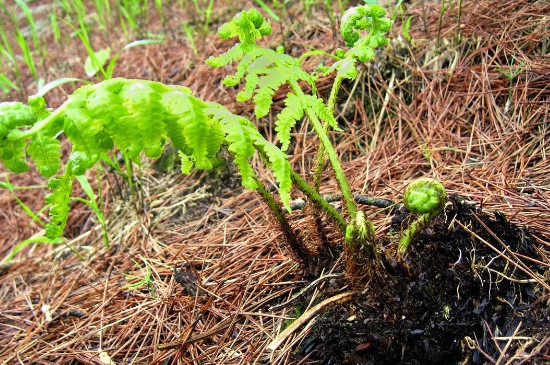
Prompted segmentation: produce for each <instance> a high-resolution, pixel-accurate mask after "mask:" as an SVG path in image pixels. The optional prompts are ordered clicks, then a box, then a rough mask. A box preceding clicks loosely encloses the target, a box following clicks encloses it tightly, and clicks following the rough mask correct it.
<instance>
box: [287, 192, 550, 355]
mask: <svg viewBox="0 0 550 365" xmlns="http://www.w3.org/2000/svg"><path fill="white" fill-rule="evenodd" d="M451 201H452V204H450V205H449V206H448V207H447V208H446V209H445V214H442V215H441V216H440V217H439V218H438V220H437V221H436V222H435V223H434V225H432V226H431V228H429V229H428V230H426V231H425V232H424V233H422V234H421V235H420V236H419V237H418V239H417V240H416V242H415V243H414V244H413V247H411V249H410V250H409V251H410V252H409V253H408V257H407V260H406V264H405V265H403V267H402V268H401V269H398V270H395V271H394V272H389V271H388V272H384V273H382V274H380V273H379V275H378V276H377V277H373V278H372V279H371V280H370V281H369V283H368V284H367V287H366V288H364V289H365V290H364V293H363V294H362V295H361V296H360V297H359V299H358V300H356V301H354V302H352V303H346V304H342V305H340V306H338V307H333V308H331V309H330V310H328V311H327V312H325V313H324V314H323V316H322V317H321V318H319V319H318V321H317V322H316V324H315V325H314V328H313V330H312V331H311V333H310V334H309V335H308V337H307V338H306V339H305V340H304V341H303V342H302V345H301V346H300V347H299V348H298V349H297V350H296V352H295V355H296V356H297V357H298V358H303V357H305V356H307V357H308V361H309V360H317V361H319V362H320V363H322V364H343V363H349V364H399V363H402V364H436V363H445V364H458V363H483V362H485V361H487V360H488V359H490V358H489V357H491V358H492V359H498V358H499V356H500V355H501V351H503V348H504V346H506V345H508V346H509V348H508V350H507V351H504V352H506V353H507V354H513V353H514V351H510V350H511V349H515V347H517V346H518V345H519V343H518V341H516V340H512V341H509V340H507V339H503V340H493V339H492V338H493V337H494V336H501V337H503V338H504V337H508V336H512V335H515V336H519V335H521V336H528V337H533V340H534V341H533V343H535V344H536V342H537V341H536V339H537V338H539V336H541V337H540V338H542V336H544V335H548V333H549V332H550V325H549V323H548V322H549V314H550V311H549V309H548V306H547V305H546V304H545V303H543V302H542V301H541V300H537V299H536V298H540V297H541V293H539V291H541V290H542V289H541V286H540V285H539V284H537V283H536V282H535V281H534V280H533V279H532V277H530V276H528V275H527V274H526V273H525V272H524V271H522V270H520V269H518V268H517V267H516V266H514V264H512V263H511V262H509V261H513V262H516V263H517V262H519V260H517V259H516V258H515V255H516V254H519V255H523V256H528V257H531V258H534V259H539V260H540V258H539V257H538V255H537V251H536V249H535V247H536V243H535V240H534V238H533V237H532V236H531V235H530V234H529V233H528V232H527V231H526V230H525V229H522V228H518V227H517V226H515V225H513V224H511V223H509V222H508V221H507V220H506V219H505V218H504V216H503V215H501V214H498V213H497V214H494V216H493V215H492V216H489V215H487V214H483V213H482V212H480V211H479V210H477V209H476V208H475V207H473V206H471V205H469V204H467V203H466V202H464V200H462V199H461V198H459V197H456V196H455V197H453V198H452V199H451ZM404 218H406V214H404V213H403V212H398V213H397V214H396V215H395V217H394V220H393V228H394V229H396V231H397V230H399V228H400V226H401V223H402V222H403V219H404ZM482 240H484V241H486V242H487V243H489V244H490V245H492V246H493V247H494V248H496V249H498V250H499V251H500V252H502V253H503V254H504V255H505V256H506V257H508V258H509V260H507V259H505V258H503V257H502V256H501V255H499V253H497V252H496V251H495V250H494V249H492V248H490V247H489V246H488V244H486V243H483V242H482ZM522 262H523V263H524V264H525V263H529V264H528V266H529V269H530V270H531V271H532V272H534V273H535V275H538V276H539V277H540V278H544V273H545V267H543V266H542V265H537V264H536V262H533V261H528V260H522ZM382 271H383V270H382ZM542 280H545V279H542ZM540 338H539V339H540ZM524 342H525V341H524ZM497 346H498V347H497Z"/></svg>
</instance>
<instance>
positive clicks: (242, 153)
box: [206, 103, 257, 189]
mask: <svg viewBox="0 0 550 365" xmlns="http://www.w3.org/2000/svg"><path fill="white" fill-rule="evenodd" d="M206 112H207V113H208V114H209V115H210V116H211V118H212V119H213V120H215V121H218V122H219V123H220V125H221V130H222V131H223V132H224V133H225V134H226V136H225V140H226V141H227V142H228V144H229V146H228V147H227V149H228V150H229V151H230V152H231V153H232V154H233V156H234V161H235V165H237V167H238V169H239V172H240V173H241V179H242V185H243V186H244V187H247V188H249V189H256V188H257V185H256V180H255V176H256V175H255V173H254V170H253V169H252V166H250V163H249V161H248V160H249V159H250V158H251V157H252V156H253V155H254V152H255V150H254V145H253V142H254V139H255V138H254V136H253V134H254V131H256V129H255V127H254V126H253V125H252V123H250V122H249V121H248V120H247V119H245V118H243V117H239V116H237V115H235V114H233V113H231V112H229V111H228V110H227V109H225V108H223V107H221V106H219V105H217V104H214V103H210V108H208V110H207V111H206Z"/></svg>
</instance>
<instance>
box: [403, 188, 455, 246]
mask: <svg viewBox="0 0 550 365" xmlns="http://www.w3.org/2000/svg"><path fill="white" fill-rule="evenodd" d="M446 202H447V191H446V190H445V187H444V186H443V185H442V184H441V183H440V182H439V181H437V180H435V179H430V178H424V179H419V180H416V181H414V182H412V183H411V184H409V186H407V189H405V194H404V195H403V203H404V205H405V208H407V210H409V211H410V212H411V213H414V214H418V215H419V216H418V218H416V219H415V220H414V221H413V222H412V223H411V224H410V225H409V227H407V229H405V230H404V231H403V232H402V233H401V238H400V239H399V245H398V247H397V253H398V254H399V255H400V256H402V255H404V254H405V252H406V251H407V249H408V248H409V246H410V245H411V241H412V240H413V238H414V236H415V235H417V234H418V233H419V232H421V231H422V230H423V229H424V228H426V227H427V226H428V225H429V224H430V223H431V222H432V221H433V220H434V219H435V218H436V217H437V216H438V215H439V214H441V212H443V208H444V207H445V203H446Z"/></svg>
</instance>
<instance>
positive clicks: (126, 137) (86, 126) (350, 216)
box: [0, 5, 391, 263]
mask: <svg viewBox="0 0 550 365" xmlns="http://www.w3.org/2000/svg"><path fill="white" fill-rule="evenodd" d="M390 26H391V21H390V20H389V19H388V18H386V17H385V10H384V9H383V8H381V7H380V6H377V5H362V6H357V7H354V8H351V9H349V10H348V11H347V12H346V13H345V14H344V16H343V18H342V22H341V34H342V37H343V39H344V41H345V43H346V45H347V47H348V49H347V50H343V49H338V50H337V51H336V52H335V54H334V55H333V58H334V59H335V62H334V63H333V64H332V65H331V66H330V67H326V68H321V69H320V70H321V72H323V73H324V74H327V75H328V74H331V73H335V74H336V75H335V81H334V84H333V87H332V90H331V92H330V95H329V98H328V101H327V102H326V103H325V101H324V100H323V99H321V98H320V97H319V96H318V95H317V91H316V87H315V82H316V79H317V75H316V74H315V73H308V72H306V71H305V70H303V69H302V67H301V60H302V59H303V57H307V56H309V55H311V54H315V52H313V53H308V54H305V55H304V56H303V57H301V58H294V57H291V56H290V55H287V54H285V53H284V51H283V49H282V47H279V48H277V49H276V50H273V49H269V48H264V47H262V46H260V45H258V43H257V42H258V40H260V39H261V38H262V37H263V36H266V35H269V34H270V33H271V25H270V23H269V21H268V20H267V19H266V18H264V17H263V16H262V15H261V14H260V13H259V12H258V11H257V10H255V9H250V10H247V11H243V12H241V13H239V14H237V15H236V16H235V17H234V18H233V19H232V20H231V21H230V22H228V23H226V24H224V25H223V26H222V27H220V28H219V30H218V34H219V35H220V37H221V38H223V39H228V38H233V37H238V39H239V42H238V43H236V44H235V45H234V46H233V47H232V48H231V49H229V50H228V51H227V52H225V53H223V54H221V55H219V56H216V57H211V58H209V59H208V60H207V61H206V62H207V63H208V64H209V65H211V66H213V67H222V66H226V65H228V64H232V63H237V66H236V71H235V73H234V74H233V75H229V76H227V77H226V78H225V79H224V84H225V85H226V86H237V85H239V84H242V89H241V91H240V92H239V93H238V95H237V99H238V100H239V101H247V100H251V99H252V101H253V102H254V104H255V115H256V117H257V118H262V117H265V116H266V115H267V114H268V113H269V112H270V110H271V107H272V104H273V96H274V94H275V92H277V90H279V89H280V88H281V87H282V86H284V85H287V86H288V87H289V89H290V92H289V93H288V94H287V95H286V98H285V100H284V103H285V107H284V108H283V109H282V110H281V111H280V112H279V113H278V114H277V120H276V123H275V125H276V127H275V130H276V132H277V137H278V141H279V144H280V147H279V146H277V145H276V144H273V143H272V142H270V141H268V140H266V138H265V137H264V136H262V134H261V133H260V132H259V131H258V129H257V128H256V127H255V125H254V124H253V123H252V122H251V121H249V120H248V119H246V118H244V117H242V116H239V115H235V114H233V113H231V112H230V111H229V110H227V109H226V108H225V107H223V106H221V105H219V104H217V103H214V102H205V101H203V100H200V99H198V98H196V97H194V96H193V95H192V94H191V92H190V90H189V89H188V88H186V87H182V86H175V85H164V84H161V83H158V82H153V81H143V80H129V79H122V78H118V79H111V80H107V81H103V82H101V83H98V84H96V85H86V86H84V87H82V88H80V89H78V90H77V91H76V92H74V93H73V94H72V95H71V96H70V97H69V99H68V100H67V101H66V102H65V103H64V104H63V105H62V106H60V107H59V108H57V109H56V110H50V109H48V108H47V107H46V103H45V101H44V99H43V98H42V97H39V96H35V97H31V98H30V99H29V104H28V105H25V104H23V103H17V102H16V103H1V104H0V160H1V161H2V162H3V164H4V165H5V166H6V167H7V168H9V169H10V170H12V171H15V172H24V171H26V170H27V169H28V165H27V156H28V157H30V159H31V160H32V161H33V162H34V164H35V165H36V167H37V169H38V171H40V173H41V174H42V175H44V176H45V177H52V176H54V175H56V174H57V176H56V177H52V178H51V179H50V181H49V184H48V185H49V187H50V189H51V190H52V192H51V194H49V195H48V196H47V198H46V202H47V203H48V204H49V206H50V217H51V218H50V222H49V223H48V224H47V226H46V235H47V237H49V238H51V239H55V238H58V237H60V236H61V235H62V233H63V230H64V228H65V224H66V221H67V216H68V212H69V203H70V194H71V191H72V184H73V180H74V178H75V177H77V176H80V175H83V174H84V173H85V171H86V170H88V169H90V168H92V167H93V166H94V165H95V164H96V163H97V162H98V161H99V160H100V158H101V156H102V155H105V153H107V152H108V151H110V150H112V149H113V148H114V147H115V146H116V147H117V148H118V149H120V150H121V151H122V152H123V153H124V154H125V155H126V156H128V157H129V158H130V159H136V158H138V156H139V155H140V154H141V153H142V152H143V153H144V154H145V155H146V156H147V157H149V158H158V157H159V156H160V155H161V153H162V151H163V149H164V148H165V146H166V145H167V142H168V141H171V142H172V145H173V146H174V147H175V148H177V149H178V151H179V156H180V158H181V166H182V172H183V173H189V172H190V171H191V170H192V169H203V170H207V169H211V168H212V167H214V166H215V165H216V164H217V161H218V152H219V151H220V149H222V148H225V149H227V150H228V151H229V152H230V153H231V154H232V156H233V158H234V161H235V164H236V166H237V167H238V170H239V172H240V174H241V178H242V185H243V186H245V187H247V188H249V189H252V190H255V191H257V192H258V193H259V194H260V195H261V196H262V198H263V199H264V201H265V202H266V203H267V204H268V206H269V207H270V209H271V210H272V211H273V213H274V215H275V217H276V219H277V221H278V222H279V224H280V226H281V228H282V230H283V232H284V234H285V237H286V239H287V241H288V243H289V244H290V247H291V248H292V250H293V251H294V253H295V254H296V256H297V258H298V259H299V260H301V261H303V262H306V263H307V262H308V252H307V250H306V249H304V247H303V246H302V245H301V244H300V242H299V241H298V240H297V238H296V237H295V235H294V233H293V232H292V230H291V228H290V224H289V222H288V220H287V217H286V215H285V213H284V210H283V208H285V209H286V210H287V211H290V210H291V209H290V191H291V188H292V185H294V186H295V187H296V188H298V189H299V190H301V191H302V192H303V193H304V194H305V195H306V196H307V197H308V199H309V201H310V202H312V204H314V205H315V206H316V207H317V209H319V210H320V211H323V212H324V213H326V214H327V216H328V217H330V218H331V219H332V220H333V221H334V222H335V225H336V227H338V229H339V230H340V231H341V232H342V234H343V235H344V237H345V238H346V241H347V242H348V245H346V246H347V247H349V248H350V250H352V251H353V252H355V253H356V254H357V253H361V255H363V256H364V255H365V254H366V255H367V257H369V258H372V257H374V256H376V253H377V249H376V245H375V242H374V241H375V232H374V226H373V225H372V223H371V222H370V221H369V220H368V218H367V217H366V215H365V213H364V212H362V211H359V210H358V208H357V205H356V203H355V200H354V196H353V194H352V191H351V188H350V185H349V182H348V180H347V178H346V176H345V174H344V171H343V168H342V166H341V164H340V161H339V160H338V157H337V154H336V151H335V150H334V147H333V146H332V144H331V142H330V138H329V136H328V131H329V130H331V129H332V130H339V127H338V123H337V121H336V119H335V118H334V112H335V105H336V97H337V93H338V90H339V89H340V86H341V83H342V81H343V80H345V79H354V78H355V77H356V76H357V66H358V65H359V64H360V63H363V62H368V61H370V60H371V59H372V58H373V57H374V54H375V49H376V48H377V47H382V46H384V45H385V44H386V43H387V42H388V39H387V38H386V37H385V33H386V32H387V31H388V30H389V28H390ZM304 90H305V91H304ZM304 117H307V119H308V120H309V122H310V123H311V126H312V127H313V129H314V131H315V133H316V134H317V135H318V137H319V140H320V148H319V152H318V157H317V165H316V166H317V167H316V173H315V178H314V181H313V183H312V184H309V183H307V182H306V181H304V180H303V179H302V178H301V177H300V176H299V175H298V174H297V173H296V172H295V171H293V170H292V168H291V166H290V164H289V160H288V156H287V155H286V153H285V151H287V149H288V147H289V145H290V142H291V140H290V131H291V129H292V128H293V127H294V125H295V124H296V123H297V122H298V121H300V120H302V119H303V118H304ZM61 133H64V134H65V136H66V137H67V139H68V140H69V141H70V142H71V144H72V151H71V153H70V156H69V157H68V162H67V163H66V164H65V165H64V166H63V167H62V166H61V154H60V152H59V150H60V142H59V140H58V137H59V135H60V134H61ZM29 141H30V142H29ZM256 153H258V154H259V156H260V157H261V159H262V160H263V161H264V163H265V164H266V165H267V166H268V167H269V168H270V169H271V171H272V173H273V176H274V177H275V179H276V181H277V183H278V185H279V197H280V201H281V203H282V207H283V208H281V206H280V205H279V203H278V202H277V200H276V199H275V197H274V196H273V195H272V193H271V192H269V191H268V189H267V188H266V187H265V186H264V185H263V184H262V182H261V181H260V180H259V178H258V176H257V175H256V173H255V171H254V168H253V165H252V164H251V163H250V160H251V158H252V156H253V155H254V154H256ZM325 156H326V158H327V159H328V161H329V162H330V165H331V167H332V169H333V170H334V174H335V177H336V180H337V182H338V186H339V189H340V192H341V194H342V198H343V200H344V203H345V207H346V211H347V215H343V214H341V213H340V212H338V211H337V210H336V209H335V208H334V207H332V206H331V205H330V204H329V203H328V202H327V200H325V199H324V198H323V197H322V196H321V195H320V194H319V192H318V190H319V183H320V171H321V169H322V166H323V164H324V159H325Z"/></svg>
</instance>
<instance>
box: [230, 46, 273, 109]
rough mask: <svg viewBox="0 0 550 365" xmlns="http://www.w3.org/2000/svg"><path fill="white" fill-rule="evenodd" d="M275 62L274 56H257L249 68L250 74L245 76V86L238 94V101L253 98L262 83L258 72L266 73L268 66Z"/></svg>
mask: <svg viewBox="0 0 550 365" xmlns="http://www.w3.org/2000/svg"><path fill="white" fill-rule="evenodd" d="M262 50H263V49H262ZM263 51H265V50H263ZM273 63H274V60H273V58H272V57H266V56H263V57H260V58H257V59H256V60H254V62H252V63H251V64H250V67H249V68H248V70H247V72H248V74H247V75H246V78H245V87H244V89H243V90H242V91H240V92H239V93H238V94H237V100H238V101H247V100H250V99H251V98H252V95H253V94H254V90H256V88H257V87H258V84H259V83H260V77H259V76H258V74H260V73H265V72H266V71H267V67H268V66H271V65H272V64H273Z"/></svg>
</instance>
